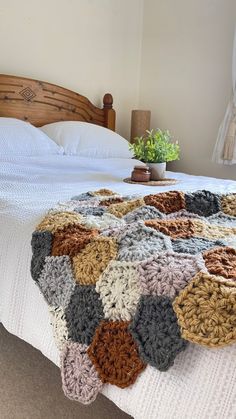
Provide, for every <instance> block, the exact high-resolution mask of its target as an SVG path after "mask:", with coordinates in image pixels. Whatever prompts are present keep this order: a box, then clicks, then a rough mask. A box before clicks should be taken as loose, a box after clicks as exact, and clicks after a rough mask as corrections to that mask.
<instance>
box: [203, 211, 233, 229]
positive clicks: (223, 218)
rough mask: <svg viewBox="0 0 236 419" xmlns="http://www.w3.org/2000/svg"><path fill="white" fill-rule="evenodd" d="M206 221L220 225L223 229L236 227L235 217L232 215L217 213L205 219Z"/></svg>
mask: <svg viewBox="0 0 236 419" xmlns="http://www.w3.org/2000/svg"><path fill="white" fill-rule="evenodd" d="M207 221H208V222H209V223H212V224H216V225H221V226H223V227H236V217H233V216H232V215H227V214H224V213H223V212H218V213H217V214H214V215H211V216H210V217H208V218H207Z"/></svg>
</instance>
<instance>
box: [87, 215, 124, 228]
mask: <svg viewBox="0 0 236 419" xmlns="http://www.w3.org/2000/svg"><path fill="white" fill-rule="evenodd" d="M81 224H83V225H84V226H85V227H87V228H98V229H99V230H103V229H106V228H108V227H109V228H117V227H118V228H119V227H123V226H125V224H126V222H125V221H124V220H123V219H120V218H117V217H115V216H114V215H113V214H109V213H105V214H103V215H102V216H97V215H86V218H85V219H84V220H82V221H81Z"/></svg>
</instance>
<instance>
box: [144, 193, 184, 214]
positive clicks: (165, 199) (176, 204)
mask: <svg viewBox="0 0 236 419" xmlns="http://www.w3.org/2000/svg"><path fill="white" fill-rule="evenodd" d="M144 201H145V204H146V205H152V206H153V207H155V208H157V209H159V210H160V211H161V212H164V213H165V214H170V213H171V212H176V211H180V210H181V209H184V208H185V199H184V194H183V192H179V191H170V192H164V193H159V194H155V195H146V196H145V197H144Z"/></svg>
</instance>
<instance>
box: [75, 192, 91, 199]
mask: <svg viewBox="0 0 236 419" xmlns="http://www.w3.org/2000/svg"><path fill="white" fill-rule="evenodd" d="M91 198H93V195H92V193H91V192H83V193H81V194H79V195H75V196H72V198H71V199H72V200H73V201H87V200H90V199H91Z"/></svg>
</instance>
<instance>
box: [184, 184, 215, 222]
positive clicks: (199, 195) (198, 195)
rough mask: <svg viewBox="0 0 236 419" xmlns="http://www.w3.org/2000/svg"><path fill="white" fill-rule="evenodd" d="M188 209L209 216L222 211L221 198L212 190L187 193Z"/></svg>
mask: <svg viewBox="0 0 236 419" xmlns="http://www.w3.org/2000/svg"><path fill="white" fill-rule="evenodd" d="M185 202H186V209H187V210H188V211H190V212H193V213H196V214H198V215H201V216H204V217H209V216H210V215H212V214H215V213H217V212H219V211H220V198H219V196H218V195H216V194H214V193H212V192H210V191H204V190H202V191H197V192H193V193H188V194H185Z"/></svg>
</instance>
